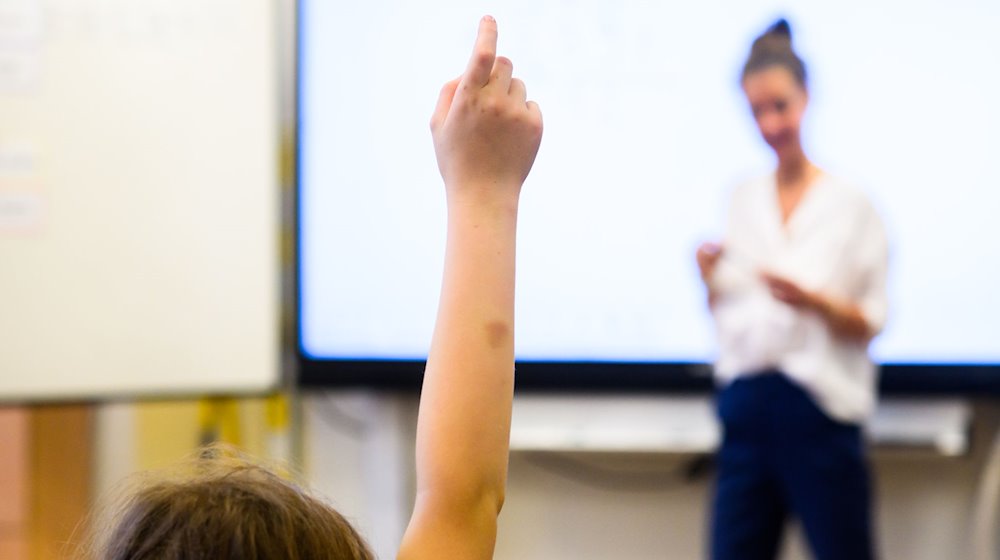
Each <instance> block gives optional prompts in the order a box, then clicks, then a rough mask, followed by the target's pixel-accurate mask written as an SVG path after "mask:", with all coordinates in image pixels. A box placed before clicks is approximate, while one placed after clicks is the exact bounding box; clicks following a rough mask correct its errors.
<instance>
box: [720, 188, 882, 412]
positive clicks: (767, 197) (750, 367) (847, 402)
mask: <svg viewBox="0 0 1000 560" xmlns="http://www.w3.org/2000/svg"><path fill="white" fill-rule="evenodd" d="M731 204H732V206H731V208H730V212H729V221H728V226H727V231H726V235H725V238H724V240H723V255H722V258H721V259H720V260H719V263H718V265H717V266H716V270H715V272H714V274H713V276H712V278H711V279H710V281H711V284H712V288H713V290H714V291H715V293H716V294H717V299H716V301H715V304H714V305H713V311H712V312H713V315H714V318H715V325H716V330H717V332H718V339H719V355H718V360H717V362H716V364H715V373H716V379H717V381H718V382H719V383H720V384H721V385H725V384H727V383H729V382H731V381H732V380H734V379H736V378H738V377H741V376H746V375H753V374H755V373H759V372H760V371H762V370H768V369H778V370H781V371H782V372H784V373H785V374H787V375H788V376H789V377H790V378H791V379H792V380H793V381H795V382H797V383H798V384H799V385H801V386H802V387H803V388H805V389H806V391H808V392H809V393H810V394H811V395H812V396H813V398H814V399H815V400H816V401H817V403H818V404H819V406H820V407H821V408H822V409H823V410H824V411H826V413H827V414H829V415H830V416H831V417H832V418H834V419H837V420H840V421H843V422H851V423H859V422H862V421H863V420H864V419H865V418H866V417H867V416H868V415H869V414H870V413H871V411H872V409H873V408H874V406H875V392H876V368H875V365H874V364H873V363H872V361H871V359H870V358H869V356H868V347H867V345H866V344H863V343H860V342H856V341H851V340H846V339H843V338H838V337H835V336H834V335H833V333H832V332H831V331H830V329H829V327H828V326H827V323H826V322H825V321H824V320H823V318H822V317H820V316H819V315H818V314H816V313H815V312H811V311H802V310H798V309H795V308H793V307H792V306H790V305H788V304H785V303H783V302H781V301H779V300H777V299H775V298H774V297H773V296H772V295H771V293H770V291H769V289H768V288H767V285H766V284H765V283H764V281H763V280H762V279H761V278H760V272H761V271H768V272H772V273H774V274H777V275H779V276H782V277H784V278H787V279H788V280H791V281H792V282H795V283H796V284H798V285H799V286H800V287H801V288H803V289H805V290H808V291H816V292H819V293H821V294H823V295H825V296H829V297H834V298H837V299H838V300H844V301H851V302H854V303H856V304H858V305H859V306H860V308H861V311H862V313H863V315H864V317H865V319H866V320H867V321H868V324H869V326H871V327H872V329H873V330H874V331H875V332H878V331H880V330H881V329H882V327H883V326H884V325H885V320H886V315H887V309H888V303H887V296H886V287H885V285H886V271H887V268H888V242H887V240H886V234H885V228H884V227H883V225H882V221H881V220H880V219H879V216H878V214H877V213H876V212H875V209H874V208H873V207H872V205H871V203H870V202H869V200H868V198H867V197H866V196H865V195H864V194H863V193H862V192H861V191H860V190H858V189H856V188H853V187H852V186H850V185H848V184H846V183H844V182H843V181H841V180H839V179H836V178H834V177H830V176H828V175H822V176H821V177H820V178H819V179H817V180H816V182H814V183H813V184H812V185H811V186H810V187H809V189H808V190H807V191H806V192H805V194H804V195H803V198H802V200H801V201H800V202H799V204H798V206H797V207H796V209H795V211H794V212H793V213H792V215H791V217H790V218H789V220H788V222H787V224H782V219H781V211H780V206H779V202H778V190H777V186H776V183H775V177H774V175H773V174H772V175H769V176H767V177H764V178H761V179H758V180H755V181H751V182H749V183H746V184H744V185H742V186H741V187H739V188H738V189H737V190H736V191H735V192H734V193H733V196H732V202H731Z"/></svg>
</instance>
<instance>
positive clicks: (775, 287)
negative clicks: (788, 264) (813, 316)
mask: <svg viewBox="0 0 1000 560" xmlns="http://www.w3.org/2000/svg"><path fill="white" fill-rule="evenodd" d="M761 278H762V279H763V280H764V282H765V283H766V284H767V287H768V289H770V290H771V295H772V296H774V299H776V300H778V301H783V302H785V303H787V304H788V305H791V306H792V307H796V308H800V309H802V308H813V309H815V308H818V307H820V305H819V304H820V299H822V298H820V297H819V296H818V295H817V294H815V293H812V292H809V291H806V290H803V289H802V288H801V287H800V286H799V285H798V284H796V283H795V282H792V281H791V280H789V279H787V278H784V277H782V276H778V275H776V274H772V273H770V272H762V273H761Z"/></svg>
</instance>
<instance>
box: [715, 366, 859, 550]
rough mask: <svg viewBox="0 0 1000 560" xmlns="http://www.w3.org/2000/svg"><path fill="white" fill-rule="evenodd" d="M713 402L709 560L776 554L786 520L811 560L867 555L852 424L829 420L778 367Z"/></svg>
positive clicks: (746, 380) (856, 432)
mask: <svg viewBox="0 0 1000 560" xmlns="http://www.w3.org/2000/svg"><path fill="white" fill-rule="evenodd" d="M717 405H718V412H719V417H720V419H721V420H722V426H723V431H724V435H723V443H722V447H721V449H720V450H719V454H718V458H717V462H718V470H719V472H718V481H717V484H716V489H715V497H714V504H713V513H712V525H711V551H712V552H711V554H712V559H713V560H736V559H738V560H774V559H775V558H777V555H778V550H779V545H780V543H781V536H782V532H783V530H784V527H785V524H786V521H787V519H788V518H789V517H790V516H795V517H797V518H798V520H799V522H800V523H801V526H802V528H803V530H804V532H805V535H806V539H807V540H808V542H809V546H810V548H811V549H812V551H813V555H814V557H815V558H816V559H817V560H871V559H873V558H875V551H874V544H873V537H872V523H871V483H870V479H869V474H868V467H867V461H866V458H865V446H864V442H863V440H862V436H861V431H860V429H859V427H858V426H855V425H850V424H843V423H840V422H837V421H834V420H832V419H830V417H828V416H827V415H826V414H825V413H824V412H823V411H822V410H820V409H819V408H818V407H817V406H816V404H815V402H814V401H813V399H812V398H811V397H810V396H809V395H808V394H807V393H806V392H805V391H803V390H802V389H801V388H800V387H799V386H798V385H796V384H794V383H793V382H791V381H790V380H789V379H788V378H787V377H786V376H785V375H783V374H781V373H779V372H769V373H766V374H762V375H758V376H750V377H745V378H740V379H738V380H737V381H735V382H733V383H731V384H730V385H729V386H728V387H726V388H724V389H722V391H720V393H719V395H718V402H717Z"/></svg>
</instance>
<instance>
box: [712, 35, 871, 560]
mask: <svg viewBox="0 0 1000 560" xmlns="http://www.w3.org/2000/svg"><path fill="white" fill-rule="evenodd" d="M742 86H743V91H744V93H745V94H746V98H747V101H748V102H749V105H750V109H751V111H752V112H753V116H754V119H755V120H756V122H757V126H758V128H759V129H760V133H761V135H762V136H763V138H764V141H765V142H767V144H768V145H769V146H770V147H771V149H772V150H773V151H774V154H775V156H776V158H777V168H776V170H775V171H774V172H773V173H771V174H769V175H767V176H766V177H762V178H760V179H757V180H754V181H750V182H748V183H746V184H744V185H742V186H741V187H739V188H738V189H737V190H736V191H735V192H734V193H733V196H732V200H731V209H730V213H729V220H728V225H727V231H726V234H725V239H724V241H723V243H722V244H721V245H719V244H713V243H706V244H704V245H702V246H701V247H699V249H698V252H697V261H698V266H699V269H700V271H701V276H702V279H703V280H704V282H705V285H706V288H707V290H708V299H709V305H710V307H711V309H712V314H713V317H714V319H715V323H716V329H717V332H718V337H719V356H718V361H717V362H716V367H715V370H716V378H717V382H718V385H719V387H720V391H719V394H718V408H719V416H720V419H721V421H722V425H723V430H724V438H723V444H722V447H721V450H720V452H719V474H718V481H717V487H716V494H715V498H714V504H713V509H714V512H713V516H712V527H711V549H712V558H714V559H716V560H727V559H735V558H739V559H741V560H752V559H773V558H775V557H776V556H777V553H778V549H779V544H780V541H781V535H782V531H783V528H784V526H785V522H786V520H787V518H788V517H790V516H795V517H797V518H798V519H799V521H800V522H801V525H802V527H803V529H804V531H805V534H806V537H807V539H808V541H809V544H810V546H811V548H812V550H813V552H814V555H815V556H816V558H818V559H820V560H826V559H830V560H834V559H836V560H844V559H850V560H865V559H870V558H873V557H874V555H875V553H874V544H873V532H872V523H871V487H870V482H869V473H868V467H867V460H866V452H865V444H864V441H863V437H862V433H861V429H860V425H861V424H862V422H863V421H864V420H865V419H866V418H867V416H868V415H869V414H870V413H871V411H872V409H873V408H874V404H875V390H876V367H875V365H874V364H873V363H872V362H871V360H870V358H869V356H868V346H869V343H870V342H871V340H872V338H873V337H874V336H875V335H876V334H877V333H878V332H879V331H880V330H881V329H882V326H883V324H884V322H885V318H886V310H887V303H886V293H885V292H886V290H885V277H886V268H887V260H888V257H887V241H886V235H885V231H884V228H883V225H882V222H881V220H880V219H879V216H878V215H877V214H876V212H875V210H874V209H873V207H872V205H871V203H870V202H869V200H868V199H867V198H866V197H865V195H864V194H863V193H862V192H860V191H859V190H857V189H855V188H853V187H852V186H851V185H849V184H847V183H845V182H843V181H841V180H840V179H837V178H835V177H833V176H830V175H828V174H827V173H825V172H824V171H823V170H821V169H819V168H818V167H817V166H816V165H815V164H813V163H812V162H811V161H810V160H809V158H808V157H807V155H806V153H805V151H804V150H803V146H802V137H801V133H800V126H801V123H802V117H803V114H804V113H805V110H806V107H807V104H808V100H809V94H808V88H807V79H806V69H805V65H804V64H803V62H802V60H801V59H800V58H799V57H798V56H797V55H796V53H795V51H794V50H793V48H792V40H791V30H790V28H789V25H788V22H786V21H785V20H779V21H778V22H776V23H775V24H774V25H773V26H771V27H770V28H769V29H768V30H767V31H766V32H765V33H764V34H763V35H761V36H760V37H758V38H757V40H756V41H754V44H753V48H752V50H751V53H750V56H749V58H748V60H747V61H746V64H745V65H744V68H743V73H742Z"/></svg>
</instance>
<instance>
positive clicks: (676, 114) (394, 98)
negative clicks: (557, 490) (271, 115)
mask: <svg viewBox="0 0 1000 560" xmlns="http://www.w3.org/2000/svg"><path fill="white" fill-rule="evenodd" d="M300 10H301V12H300V15H299V17H300V24H299V25H300V36H299V103H300V104H299V126H300V128H299V138H298V140H299V180H300V191H299V195H300V200H299V234H300V237H299V259H300V261H299V306H300V308H299V311H300V315H299V321H300V324H299V332H300V347H301V348H300V349H301V354H302V356H303V357H304V359H305V360H306V361H323V360H361V361H371V360H375V361H379V360H422V359H423V358H424V357H425V356H426V352H427V348H428V345H429V342H430V338H431V331H432V327H433V321H434V316H435V309H436V304H437V299H438V290H439V285H440V278H441V270H442V263H443V249H444V233H445V206H444V204H445V199H444V190H443V186H442V184H441V179H440V176H439V174H438V170H437V167H436V162H435V158H434V153H433V148H432V144H431V137H430V132H429V129H428V120H429V117H430V113H431V110H432V109H433V107H434V104H435V101H436V98H437V94H438V91H439V88H440V86H441V85H442V84H443V83H444V82H445V81H447V80H449V79H451V78H453V77H455V76H456V75H457V74H458V73H459V72H460V71H461V70H462V69H463V68H464V67H465V64H466V60H467V57H468V55H469V52H470V49H471V45H472V42H473V38H474V35H475V30H476V22H477V21H478V18H479V17H480V16H481V15H482V14H484V13H490V14H492V15H494V16H495V17H496V18H497V20H498V22H499V29H500V44H499V48H498V51H499V54H502V55H505V56H508V57H510V58H511V59H512V60H513V62H514V73H515V75H516V76H518V77H520V78H522V79H523V80H524V81H525V82H526V84H527V87H528V95H529V98H530V99H534V100H536V101H538V103H539V104H540V105H541V108H542V113H543V115H544V120H545V133H544V138H543V140H542V147H541V150H540V152H539V154H538V158H537V161H536V163H535V167H534V169H533V171H532V173H531V176H530V177H529V178H528V181H527V182H526V184H525V185H524V189H523V191H522V198H521V207H520V223H519V236H518V239H519V245H518V270H517V311H516V313H517V343H516V353H517V357H518V359H519V360H524V361H542V362H546V361H554V362H598V363H607V362H610V363H692V362H693V363H700V362H711V361H712V360H713V356H714V352H715V342H714V335H713V327H712V323H711V319H710V316H709V314H708V313H707V310H706V305H705V297H704V290H703V288H702V286H701V283H700V281H699V279H698V274H697V267H696V265H695V260H694V251H695V248H696V247H697V245H698V244H699V243H700V242H702V241H707V240H717V239H719V238H720V237H721V235H722V233H723V230H722V225H723V222H724V217H725V213H726V206H727V200H728V196H729V193H730V192H731V191H732V189H733V188H734V187H735V186H737V185H738V184H740V183H741V182H743V181H746V180H748V179H751V178H753V177H756V176H759V175H762V174H765V173H769V172H770V171H771V170H772V169H773V167H774V159H773V155H772V154H771V152H770V150H769V149H768V148H767V146H766V145H765V144H764V143H763V141H762V140H761V139H760V137H759V134H758V132H757V129H756V127H755V124H754V122H753V120H752V117H751V115H750V111H749V108H748V107H747V103H746V100H745V99H744V98H743V94H742V91H741V89H740V87H739V80H738V76H739V70H740V68H741V66H742V63H743V61H744V60H745V57H746V55H747V53H748V52H749V47H750V44H751V42H752V40H753V38H754V37H755V36H756V35H758V34H759V33H760V32H762V31H763V30H764V29H766V28H767V26H768V25H770V24H771V23H772V22H773V21H774V20H775V19H776V18H778V17H786V18H787V19H788V20H789V21H790V22H791V25H792V31H793V37H794V44H795V46H796V48H797V49H798V51H799V52H800V54H801V56H802V57H803V58H804V59H805V61H806V64H807V66H808V69H809V72H810V107H809V109H808V111H807V120H806V122H805V124H804V135H805V142H806V150H807V153H808V154H809V155H810V157H811V158H812V159H813V160H814V161H815V162H816V163H817V164H818V165H820V167H822V168H823V169H825V170H826V171H828V172H830V173H831V174H833V175H836V176H839V177H841V178H843V179H846V180H848V181H850V182H852V183H854V184H856V185H858V186H859V187H860V188H862V189H863V190H865V191H866V192H867V193H868V194H869V195H870V197H871V199H872V200H873V202H874V204H875V206H876V208H877V209H878V211H879V212H880V214H881V216H882V218H883V220H884V222H885V224H886V229H887V231H888V234H889V237H890V244H891V262H890V281H889V288H888V289H889V295H890V301H891V310H890V320H889V323H888V326H887V328H886V330H885V331H884V333H883V334H882V335H881V336H880V337H878V338H877V339H876V341H875V343H874V345H873V349H872V352H873V356H874V357H875V359H876V360H878V361H880V362H882V363H892V364H932V365H933V364H952V365H954V364H965V365H972V364H987V365H990V364H992V365H996V364H998V363H1000V294H998V290H1000V219H998V218H1000V165H997V154H1000V70H998V69H1000V66H998V65H997V54H998V53H1000V34H998V33H996V29H1000V4H997V3H996V2H993V1H992V0H956V1H955V2H950V3H947V4H943V3H912V2H904V1H901V0H892V1H881V2H874V3H873V2H871V1H869V0H844V1H841V2H827V3H817V2H791V3H789V2H778V1H771V0H749V1H748V0H740V1H735V0H733V1H718V0H717V1H709V2H684V3H678V2H671V3H653V2H612V1H610V0H605V1H600V2H595V1H590V2H567V1H559V0H532V1H526V0H516V1H515V0H511V1H507V2H503V3H499V4H496V3H490V2H482V1H468V0H461V1H459V0H443V1H442V0H435V1H433V2H421V3H412V2H400V1H395V2H394V1H389V0H378V1H372V2H365V3H347V2H329V1H327V2H317V1H311V0H305V1H303V2H301V6H300ZM991 369H992V368H991Z"/></svg>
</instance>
